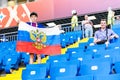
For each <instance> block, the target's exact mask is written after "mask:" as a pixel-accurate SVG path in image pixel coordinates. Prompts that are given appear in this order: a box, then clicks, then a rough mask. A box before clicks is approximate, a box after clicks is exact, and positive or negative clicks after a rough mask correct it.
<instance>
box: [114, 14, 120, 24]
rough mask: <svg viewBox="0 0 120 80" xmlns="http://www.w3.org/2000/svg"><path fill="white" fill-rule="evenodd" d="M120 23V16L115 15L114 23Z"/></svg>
mask: <svg viewBox="0 0 120 80" xmlns="http://www.w3.org/2000/svg"><path fill="white" fill-rule="evenodd" d="M117 24H120V16H116V17H115V21H114V25H117Z"/></svg>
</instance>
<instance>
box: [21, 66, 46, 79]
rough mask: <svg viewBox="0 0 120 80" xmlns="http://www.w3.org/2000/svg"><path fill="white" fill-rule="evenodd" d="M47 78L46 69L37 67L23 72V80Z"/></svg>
mask: <svg viewBox="0 0 120 80" xmlns="http://www.w3.org/2000/svg"><path fill="white" fill-rule="evenodd" d="M46 76H47V74H46V67H39V68H38V67H36V68H30V69H25V70H23V71H22V80H39V79H45V78H46Z"/></svg>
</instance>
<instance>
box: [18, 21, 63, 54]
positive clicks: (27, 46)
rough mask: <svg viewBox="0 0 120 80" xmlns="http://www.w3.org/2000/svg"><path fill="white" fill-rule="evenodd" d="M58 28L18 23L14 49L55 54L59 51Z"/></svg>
mask: <svg viewBox="0 0 120 80" xmlns="http://www.w3.org/2000/svg"><path fill="white" fill-rule="evenodd" d="M60 33H61V31H60V30H59V28H58V27H57V26H56V27H53V28H37V27H33V26H30V25H28V24H26V23H24V22H20V23H19V27H18V40H17V47H16V50H17V51H18V52H29V53H36V54H46V55H55V54H60V53H61V45H60Z"/></svg>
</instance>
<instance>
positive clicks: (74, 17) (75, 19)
mask: <svg viewBox="0 0 120 80" xmlns="http://www.w3.org/2000/svg"><path fill="white" fill-rule="evenodd" d="M77 27H78V16H77V11H76V10H72V18H71V30H72V31H76V30H77Z"/></svg>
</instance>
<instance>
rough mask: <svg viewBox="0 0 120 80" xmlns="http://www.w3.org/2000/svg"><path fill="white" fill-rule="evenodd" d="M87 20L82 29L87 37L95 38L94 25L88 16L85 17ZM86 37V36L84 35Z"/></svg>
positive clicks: (83, 22) (84, 21)
mask: <svg viewBox="0 0 120 80" xmlns="http://www.w3.org/2000/svg"><path fill="white" fill-rule="evenodd" d="M84 18H85V20H83V21H82V27H83V30H84V31H85V37H92V36H93V28H92V26H93V23H92V21H90V20H89V19H88V15H85V16H84ZM83 35H84V34H83Z"/></svg>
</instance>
